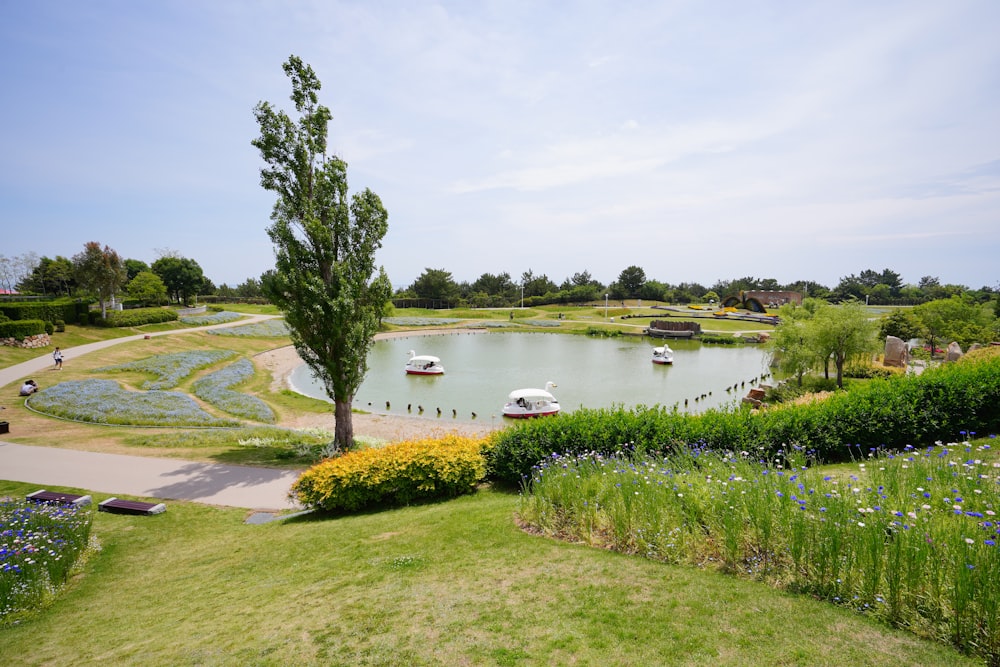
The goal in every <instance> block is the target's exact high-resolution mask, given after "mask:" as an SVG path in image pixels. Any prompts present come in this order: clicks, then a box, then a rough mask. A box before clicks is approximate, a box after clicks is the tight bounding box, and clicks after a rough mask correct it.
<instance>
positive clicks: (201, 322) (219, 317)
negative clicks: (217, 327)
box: [180, 310, 243, 326]
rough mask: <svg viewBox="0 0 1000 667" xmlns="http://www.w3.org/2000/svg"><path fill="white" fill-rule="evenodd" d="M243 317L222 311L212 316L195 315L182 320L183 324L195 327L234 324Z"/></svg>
mask: <svg viewBox="0 0 1000 667" xmlns="http://www.w3.org/2000/svg"><path fill="white" fill-rule="evenodd" d="M242 317H243V315H242V314H240V313H234V312H232V311H229V310H222V311H219V312H218V313H212V314H211V315H194V316H192V317H182V318H180V320H181V323H182V324H193V325H195V326H205V325H206V324H222V323H224V322H234V321H236V320H238V319H240V318H242Z"/></svg>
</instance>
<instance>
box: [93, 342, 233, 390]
mask: <svg viewBox="0 0 1000 667" xmlns="http://www.w3.org/2000/svg"><path fill="white" fill-rule="evenodd" d="M235 354H236V353H235V352H233V351H232V350H191V351H188V352H174V353H171V354H160V355H157V356H155V357H147V358H145V359H139V360H138V361H132V362H129V363H127V364H119V365H117V366H104V367H103V368H98V369H96V370H97V371H100V372H116V371H140V372H143V373H151V374H152V375H155V376H156V379H155V380H149V381H148V382H145V383H143V385H142V388H143V389H169V388H170V387H176V386H177V385H178V383H180V381H181V380H183V379H184V378H186V377H187V376H189V375H191V373H193V372H195V371H196V370H198V369H200V368H206V367H208V366H211V365H212V364H215V363H218V362H220V361H222V360H223V359H228V358H229V357H232V356H233V355H235Z"/></svg>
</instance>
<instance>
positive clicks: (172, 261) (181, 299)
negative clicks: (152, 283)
mask: <svg viewBox="0 0 1000 667" xmlns="http://www.w3.org/2000/svg"><path fill="white" fill-rule="evenodd" d="M150 270H152V272H153V273H155V274H156V275H158V276H159V277H160V280H162V281H163V284H164V285H166V286H167V291H168V292H169V293H170V295H171V297H172V298H173V299H174V301H176V302H178V303H188V299H190V298H191V297H193V296H197V295H198V294H200V293H201V288H202V287H203V286H204V284H205V274H204V273H203V272H202V270H201V266H199V264H198V262H196V261H194V260H193V259H188V258H187V257H180V256H178V255H176V254H173V253H171V254H168V255H164V256H163V257H160V258H159V259H157V260H156V261H155V262H153V265H152V266H151V267H150Z"/></svg>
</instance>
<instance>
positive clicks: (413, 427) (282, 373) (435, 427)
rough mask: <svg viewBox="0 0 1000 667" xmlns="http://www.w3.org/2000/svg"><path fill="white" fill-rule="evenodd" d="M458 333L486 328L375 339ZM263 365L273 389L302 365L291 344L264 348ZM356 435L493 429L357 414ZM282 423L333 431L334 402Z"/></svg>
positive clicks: (404, 436)
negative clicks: (326, 408)
mask: <svg viewBox="0 0 1000 667" xmlns="http://www.w3.org/2000/svg"><path fill="white" fill-rule="evenodd" d="M457 333H463V334H468V333H486V330H485V329H455V328H452V329H422V330H420V331H394V332H387V333H380V334H378V335H376V336H375V340H382V339H386V338H404V337H407V336H434V335H443V334H457ZM254 361H255V362H256V363H257V366H258V367H259V368H263V369H265V370H267V371H268V372H270V373H271V391H275V392H277V391H281V390H282V389H289V388H291V385H290V383H289V379H290V377H291V375H292V371H294V370H295V369H296V368H297V367H299V366H301V365H302V359H300V358H299V355H298V353H297V352H296V351H295V348H294V347H293V346H291V345H288V346H287V347H282V348H278V349H276V350H271V351H269V352H262V353H261V354H258V355H257V356H256V357H254ZM353 422H354V435H355V436H367V437H371V438H379V439H382V440H388V441H390V442H395V441H399V440H411V439H416V438H433V437H439V436H442V435H447V434H451V433H458V434H461V435H486V434H488V433H489V432H490V431H492V430H493V428H492V427H491V425H490V424H487V423H482V424H474V423H468V422H449V423H445V424H442V423H438V422H436V421H433V420H432V419H431V418H424V417H406V416H403V415H380V414H359V413H355V414H354V417H353ZM279 425H280V426H287V427H290V428H325V429H329V430H330V431H333V427H334V420H333V406H330V412H329V413H328V414H301V415H296V416H295V417H294V418H293V419H283V420H281V422H280V424H279Z"/></svg>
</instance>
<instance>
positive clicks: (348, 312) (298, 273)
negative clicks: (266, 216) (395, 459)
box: [252, 56, 392, 449]
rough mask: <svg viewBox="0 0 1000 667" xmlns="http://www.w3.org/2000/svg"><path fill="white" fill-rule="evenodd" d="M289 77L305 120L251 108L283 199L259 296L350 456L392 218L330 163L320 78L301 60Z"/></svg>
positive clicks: (267, 174) (268, 179)
mask: <svg viewBox="0 0 1000 667" xmlns="http://www.w3.org/2000/svg"><path fill="white" fill-rule="evenodd" d="M284 70H285V74H286V75H287V76H288V77H289V78H290V79H291V81H292V100H293V102H294V103H295V109H296V111H297V112H298V113H299V114H300V117H299V119H298V121H297V122H296V121H293V120H292V119H291V118H289V116H288V115H287V114H286V113H285V112H283V111H278V110H276V109H275V108H274V107H272V106H271V104H269V103H268V102H260V103H258V104H257V106H256V107H255V109H254V116H255V118H256V120H257V123H258V125H259V127H260V136H259V137H258V138H257V139H255V140H253V142H252V143H253V145H254V146H255V147H256V148H258V149H259V150H260V153H261V157H262V158H263V160H264V162H265V163H266V166H265V167H264V168H262V169H261V171H260V182H261V186H262V187H263V188H264V189H265V190H269V191H271V192H273V193H275V195H276V196H277V200H276V201H275V204H274V208H273V211H272V214H271V220H272V223H273V224H272V225H271V226H270V227H269V228H268V230H267V233H268V236H269V237H270V238H271V241H272V242H273V243H274V245H275V272H274V273H273V274H272V275H270V276H269V277H268V279H267V280H266V281H264V283H263V285H262V288H263V289H264V292H265V294H266V295H267V296H268V298H269V299H270V300H271V302H272V303H274V304H275V305H276V306H278V307H279V308H281V309H282V310H283V311H284V313H285V322H286V323H287V324H288V328H289V336H290V338H291V339H292V343H293V344H294V345H295V349H296V350H297V351H298V353H299V356H301V357H302V359H303V360H304V361H305V362H306V364H307V365H308V366H309V368H310V369H312V371H313V372H314V373H315V374H316V376H317V377H318V378H320V380H321V381H322V382H323V385H324V388H325V390H326V392H327V394H328V395H329V396H330V397H331V398H333V401H334V417H335V424H336V427H335V428H336V434H335V439H336V442H337V445H338V446H340V447H341V448H343V449H347V448H349V447H350V446H351V444H352V442H353V439H354V428H353V423H352V420H351V400H352V398H353V396H354V392H355V391H356V390H357V388H358V387H359V386H360V384H361V381H362V380H363V379H364V377H365V373H366V372H367V370H368V350H369V349H370V348H371V345H372V343H373V340H374V336H375V334H376V333H377V332H378V330H379V326H380V320H381V317H382V314H383V312H384V309H385V304H386V303H387V302H388V301H389V297H390V296H391V294H392V284H391V283H390V282H389V277H388V276H387V275H386V273H385V271H384V270H383V269H381V268H380V269H378V270H377V271H376V267H375V251H376V250H378V249H379V248H380V247H381V246H382V239H383V238H384V237H385V234H386V232H387V231H388V228H389V226H388V213H387V212H386V210H385V208H384V207H383V205H382V201H381V200H380V199H379V198H378V196H377V195H376V194H375V193H374V192H372V191H371V190H369V189H365V190H364V191H362V192H360V193H355V194H354V195H353V196H351V197H348V188H347V164H346V163H345V162H344V161H343V160H341V159H340V158H338V157H336V156H329V155H327V131H328V128H327V125H328V123H329V120H330V118H331V113H330V110H329V109H328V108H326V107H325V106H323V105H321V104H319V99H318V92H319V90H320V87H321V84H320V82H319V79H318V78H317V77H316V74H315V72H313V70H312V68H311V67H309V66H308V65H306V64H304V63H303V62H302V60H301V59H300V58H298V57H296V56H291V57H290V58H289V59H288V61H287V62H286V63H285V64H284ZM373 276H374V279H373Z"/></svg>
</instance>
